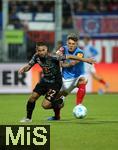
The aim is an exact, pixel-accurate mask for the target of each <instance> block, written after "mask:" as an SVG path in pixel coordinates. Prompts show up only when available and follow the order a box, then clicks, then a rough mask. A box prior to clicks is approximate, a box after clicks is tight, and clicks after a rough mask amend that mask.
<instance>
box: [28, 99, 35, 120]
mask: <svg viewBox="0 0 118 150" xmlns="http://www.w3.org/2000/svg"><path fill="white" fill-rule="evenodd" d="M34 108H35V101H34V102H30V101H28V102H27V118H29V119H31V118H32V113H33V110H34Z"/></svg>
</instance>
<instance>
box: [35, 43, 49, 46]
mask: <svg viewBox="0 0 118 150" xmlns="http://www.w3.org/2000/svg"><path fill="white" fill-rule="evenodd" d="M37 46H46V47H48V44H47V43H46V42H37V43H36V47H37Z"/></svg>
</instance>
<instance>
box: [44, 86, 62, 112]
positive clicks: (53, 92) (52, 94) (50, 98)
mask: <svg viewBox="0 0 118 150" xmlns="http://www.w3.org/2000/svg"><path fill="white" fill-rule="evenodd" d="M61 86H62V84H60V85H59V84H52V85H50V86H49V87H48V90H47V93H46V95H45V99H44V100H43V102H42V106H43V108H45V109H46V108H51V107H52V103H54V101H55V100H56V98H57V95H58V93H59V91H60V89H61Z"/></svg>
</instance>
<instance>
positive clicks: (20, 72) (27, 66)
mask: <svg viewBox="0 0 118 150" xmlns="http://www.w3.org/2000/svg"><path fill="white" fill-rule="evenodd" d="M34 64H36V54H34V56H33V57H32V59H31V60H30V61H29V63H28V64H27V65H25V66H23V67H21V68H20V69H19V70H18V73H19V74H22V73H24V72H27V71H29V70H30V69H31V68H32V67H33V66H34Z"/></svg>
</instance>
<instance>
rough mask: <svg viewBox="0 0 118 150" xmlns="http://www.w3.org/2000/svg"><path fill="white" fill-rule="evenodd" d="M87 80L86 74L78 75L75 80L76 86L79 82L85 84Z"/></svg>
mask: <svg viewBox="0 0 118 150" xmlns="http://www.w3.org/2000/svg"><path fill="white" fill-rule="evenodd" d="M87 82H88V78H87V74H83V75H80V76H79V77H78V80H77V81H76V83H75V84H76V87H78V86H79V85H80V84H87Z"/></svg>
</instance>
